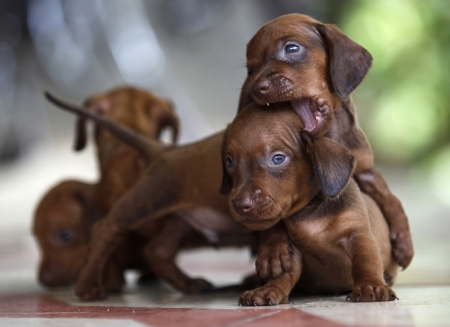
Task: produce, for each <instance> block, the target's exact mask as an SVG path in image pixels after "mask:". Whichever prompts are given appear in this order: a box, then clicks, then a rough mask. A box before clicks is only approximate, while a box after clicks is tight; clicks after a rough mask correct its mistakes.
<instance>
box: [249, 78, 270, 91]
mask: <svg viewBox="0 0 450 327" xmlns="http://www.w3.org/2000/svg"><path fill="white" fill-rule="evenodd" d="M269 89H270V82H269V80H267V79H263V80H261V81H257V82H255V83H254V84H253V86H252V92H253V93H255V94H261V95H266V94H268V93H269Z"/></svg>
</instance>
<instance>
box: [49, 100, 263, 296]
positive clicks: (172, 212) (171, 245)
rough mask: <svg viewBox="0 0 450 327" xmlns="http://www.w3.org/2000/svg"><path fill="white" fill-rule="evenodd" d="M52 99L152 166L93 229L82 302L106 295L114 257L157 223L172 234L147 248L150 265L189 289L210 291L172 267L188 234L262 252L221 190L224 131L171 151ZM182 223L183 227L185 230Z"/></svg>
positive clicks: (79, 286)
mask: <svg viewBox="0 0 450 327" xmlns="http://www.w3.org/2000/svg"><path fill="white" fill-rule="evenodd" d="M47 98H48V99H49V100H50V101H51V102H52V103H54V104H56V105H57V106H59V107H62V108H64V109H66V110H69V111H71V112H74V113H76V114H77V115H79V116H81V117H84V118H90V119H92V120H94V121H95V122H96V123H98V124H99V125H101V126H102V127H104V128H107V129H108V130H109V131H110V132H111V133H112V134H113V135H114V136H115V137H117V138H119V139H121V140H123V141H124V142H125V143H127V144H128V145H130V146H132V147H134V148H135V149H137V150H138V151H139V152H140V153H141V155H142V157H143V158H144V159H145V160H146V162H147V168H146V170H145V171H144V173H143V174H142V176H141V178H140V179H139V181H138V182H137V183H136V184H135V185H134V186H133V187H131V188H130V190H129V191H128V192H127V193H126V194H125V195H124V196H123V197H122V198H121V199H120V200H119V201H118V202H117V203H116V204H115V205H114V206H113V207H112V208H111V210H110V211H109V212H108V214H107V216H106V217H104V218H103V219H101V220H100V221H99V222H98V223H97V224H96V225H95V226H94V227H95V228H93V230H92V233H91V238H90V244H89V251H88V255H87V260H86V263H85V265H84V266H83V268H82V270H81V272H80V274H79V276H78V280H77V283H76V288H75V292H76V294H77V296H78V297H79V298H80V299H82V300H98V299H102V298H103V297H104V296H105V291H106V290H105V281H104V279H103V278H104V277H103V276H104V270H105V265H106V264H107V261H108V259H109V258H111V256H112V255H114V252H115V251H116V250H117V249H120V246H121V244H122V242H123V240H124V239H125V238H127V237H129V235H130V234H143V235H144V236H145V230H146V229H147V228H148V226H153V225H154V224H163V226H164V231H165V232H163V233H161V234H160V235H158V243H157V244H156V245H155V244H154V243H153V242H152V243H149V244H148V245H146V246H145V249H144V251H143V253H144V257H145V260H146V262H147V263H148V265H149V267H150V268H151V270H152V272H154V273H155V275H156V276H158V277H160V278H164V279H166V280H168V281H169V282H171V283H172V285H181V286H182V287H185V289H189V288H190V287H192V288H193V289H195V290H196V291H201V290H205V289H208V288H209V287H210V284H209V283H206V282H205V281H204V280H201V279H198V280H192V279H188V280H187V279H186V278H187V277H186V276H185V275H183V274H182V273H181V272H180V271H179V269H178V268H177V267H176V266H175V264H174V263H173V258H174V256H175V254H176V251H177V250H178V249H179V247H180V242H181V241H182V240H183V238H184V237H185V235H186V234H187V233H192V232H194V231H196V232H197V234H196V235H199V234H198V233H200V234H201V235H203V236H204V237H205V238H206V239H208V240H209V242H210V244H211V243H213V244H216V245H218V246H250V247H252V248H253V249H255V248H256V246H257V245H256V244H257V240H258V236H259V234H258V233H255V232H251V231H249V230H248V229H246V228H244V227H242V226H241V225H240V224H238V223H236V222H235V221H234V220H233V219H232V218H231V216H230V213H229V211H228V205H227V201H226V197H224V196H222V195H221V194H220V193H219V187H220V182H221V178H222V170H221V153H220V148H221V143H222V137H223V134H222V133H219V134H217V135H214V136H211V137H209V138H207V139H205V140H203V141H201V142H198V143H194V144H191V145H186V146H180V147H168V146H165V145H163V144H160V143H159V142H156V141H154V140H152V139H148V138H143V137H142V136H141V135H139V134H137V133H135V132H133V131H132V130H131V129H129V128H126V127H124V126H121V125H118V124H116V123H115V122H114V121H111V120H109V119H108V118H105V117H101V116H98V115H96V114H94V113H92V112H90V111H89V110H86V109H83V108H78V107H76V106H71V105H69V104H66V103H64V102H62V101H60V100H57V99H56V98H54V97H53V96H51V95H49V94H47ZM169 217H171V218H173V221H171V220H170V219H169ZM175 222H178V223H180V222H181V223H183V224H184V227H183V228H180V227H179V226H178V225H176V224H175ZM196 239H198V237H197V238H195V240H196ZM188 240H190V238H188Z"/></svg>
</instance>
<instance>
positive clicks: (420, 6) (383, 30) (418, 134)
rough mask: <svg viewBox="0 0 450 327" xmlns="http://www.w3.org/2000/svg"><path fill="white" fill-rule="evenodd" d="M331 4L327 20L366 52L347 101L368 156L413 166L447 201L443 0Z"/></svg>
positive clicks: (449, 81) (448, 8) (449, 55)
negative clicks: (367, 66) (366, 63)
mask: <svg viewBox="0 0 450 327" xmlns="http://www.w3.org/2000/svg"><path fill="white" fill-rule="evenodd" d="M332 3H333V2H331V1H330V2H329V4H330V5H331V4H332ZM333 5H334V6H336V9H335V12H334V13H335V15H336V16H335V23H336V24H337V25H338V26H339V27H340V28H341V30H342V31H343V32H344V33H345V34H347V35H348V36H350V37H351V38H352V39H353V40H355V41H356V42H358V43H359V44H361V45H362V46H364V47H365V48H366V49H368V50H369V51H370V53H371V54H372V56H373V58H374V61H373V66H372V69H371V70H370V72H369V75H368V76H367V78H366V79H365V80H364V82H363V83H362V84H361V86H360V87H359V88H358V89H357V91H356V92H355V94H354V100H355V103H356V108H357V113H358V115H359V120H360V124H361V126H362V128H363V130H364V131H365V133H366V134H367V136H368V138H369V140H370V142H371V144H372V147H373V150H374V152H375V157H376V162H377V163H379V164H382V165H390V166H393V165H395V166H397V167H398V168H401V167H405V168H408V167H411V168H413V170H415V172H416V174H419V175H421V177H423V178H424V182H425V183H430V185H429V186H431V188H432V190H433V191H434V193H435V194H436V195H437V196H438V197H439V198H440V200H442V201H444V202H445V203H447V204H450V187H449V181H450V144H449V141H450V129H449V125H450V92H449V85H450V1H446V0H431V1H421V0H377V1H370V0H365V1H357V0H353V1H346V2H345V3H344V4H343V5H342V4H341V5H337V4H336V3H334V4H333Z"/></svg>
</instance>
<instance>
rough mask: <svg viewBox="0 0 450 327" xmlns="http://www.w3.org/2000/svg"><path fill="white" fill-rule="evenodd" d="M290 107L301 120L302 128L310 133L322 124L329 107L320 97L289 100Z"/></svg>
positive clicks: (314, 131)
mask: <svg viewBox="0 0 450 327" xmlns="http://www.w3.org/2000/svg"><path fill="white" fill-rule="evenodd" d="M290 104H291V106H292V109H294V111H295V112H296V113H297V114H298V115H299V116H300V118H301V119H302V121H303V125H304V129H305V130H306V131H307V132H310V133H311V134H314V133H316V132H317V131H318V130H319V129H320V127H321V126H322V125H323V124H324V122H325V120H326V117H327V116H328V114H329V112H330V108H329V107H328V105H326V104H325V101H324V100H322V99H317V100H315V99H313V98H307V97H305V98H300V99H294V100H291V101H290Z"/></svg>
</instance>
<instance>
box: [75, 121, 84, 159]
mask: <svg viewBox="0 0 450 327" xmlns="http://www.w3.org/2000/svg"><path fill="white" fill-rule="evenodd" d="M86 143H87V134H86V119H84V118H81V117H78V118H77V120H76V122H75V144H74V149H75V151H81V150H83V149H84V148H85V147H86Z"/></svg>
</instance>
